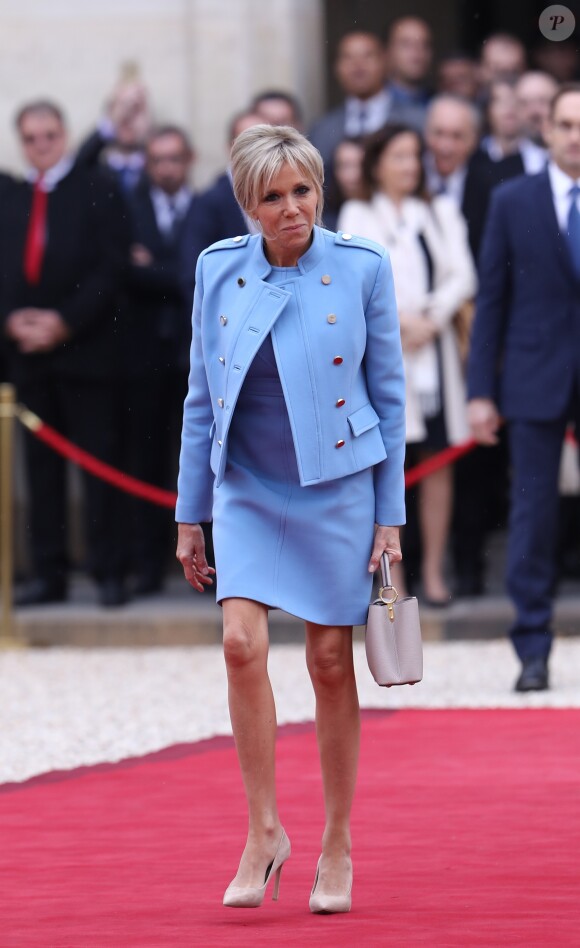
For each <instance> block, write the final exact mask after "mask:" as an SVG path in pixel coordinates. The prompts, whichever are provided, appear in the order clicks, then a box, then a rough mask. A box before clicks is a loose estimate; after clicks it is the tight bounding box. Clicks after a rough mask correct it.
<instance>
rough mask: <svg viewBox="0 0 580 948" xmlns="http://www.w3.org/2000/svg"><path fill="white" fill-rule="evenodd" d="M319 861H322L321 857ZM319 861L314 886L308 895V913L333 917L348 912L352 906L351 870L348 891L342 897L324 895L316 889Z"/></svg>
mask: <svg viewBox="0 0 580 948" xmlns="http://www.w3.org/2000/svg"><path fill="white" fill-rule="evenodd" d="M320 859H322V856H321V857H320ZM320 859H319V860H318V865H317V867H316V875H315V877H314V885H313V886H312V892H311V894H310V902H309V906H310V911H311V912H312V913H313V914H315V915H334V914H335V913H336V912H350V909H351V906H352V870H351V875H350V882H349V884H348V889H347V891H346V892H345V893H344V895H326V894H325V893H324V892H321V891H320V890H319V889H318V876H319V874H320Z"/></svg>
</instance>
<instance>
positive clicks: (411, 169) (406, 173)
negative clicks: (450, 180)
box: [375, 132, 421, 198]
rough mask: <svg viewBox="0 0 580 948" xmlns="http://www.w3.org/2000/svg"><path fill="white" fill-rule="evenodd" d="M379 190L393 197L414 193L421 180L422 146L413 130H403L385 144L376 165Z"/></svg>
mask: <svg viewBox="0 0 580 948" xmlns="http://www.w3.org/2000/svg"><path fill="white" fill-rule="evenodd" d="M375 180H376V183H377V187H378V190H379V191H382V192H383V193H384V194H387V195H389V196H393V197H397V198H400V197H408V196H409V195H410V194H414V193H415V192H416V190H417V188H418V187H419V181H420V180H421V147H420V144H419V139H418V138H417V136H416V135H414V134H413V132H402V133H401V134H400V135H397V136H396V137H395V138H393V139H392V140H391V141H390V142H389V143H388V145H386V146H385V148H384V149H383V152H382V154H381V156H380V158H379V160H378V161H377V164H376V167H375Z"/></svg>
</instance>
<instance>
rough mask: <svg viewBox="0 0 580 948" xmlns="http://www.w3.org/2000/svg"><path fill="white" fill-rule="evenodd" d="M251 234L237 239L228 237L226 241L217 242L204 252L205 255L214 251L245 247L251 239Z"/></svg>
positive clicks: (241, 235) (242, 235)
mask: <svg viewBox="0 0 580 948" xmlns="http://www.w3.org/2000/svg"><path fill="white" fill-rule="evenodd" d="M250 236H251V235H250V234H239V235H238V236H237V237H227V238H226V239H225V240H217V241H216V242H215V244H210V246H209V247H206V249H205V250H204V251H203V252H204V254H208V253H211V252H212V251H213V250H235V249H236V248H237V247H245V246H246V244H247V243H248V241H249V239H250Z"/></svg>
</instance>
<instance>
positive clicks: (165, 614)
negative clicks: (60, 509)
mask: <svg viewBox="0 0 580 948" xmlns="http://www.w3.org/2000/svg"><path fill="white" fill-rule="evenodd" d="M83 598H86V597H83V596H82V595H81V596H78V595H77V597H76V598H73V601H71V602H68V603H65V604H55V605H49V606H44V607H42V608H40V607H35V608H26V609H18V610H16V611H15V614H14V632H15V636H16V638H17V640H18V641H19V642H20V643H21V644H23V645H26V646H36V647H43V646H44V647H49V646H70V647H94V646H104V647H122V648H126V647H130V646H154V645H163V646H169V645H208V644H216V643H219V642H220V641H221V636H222V628H221V621H222V612H221V609H220V607H219V606H217V605H216V603H215V601H214V600H213V598H210V596H209V595H207V594H204V598H203V599H202V597H201V596H199V597H194V596H193V595H191V596H189V595H186V596H183V594H181V595H178V596H171V594H168V593H166V594H163V595H160V596H155V597H151V598H150V599H146V600H143V599H141V600H137V601H134V602H131V603H129V604H128V605H127V606H124V607H123V608H120V609H103V608H100V607H99V606H98V605H96V604H95V603H94V602H91V601H90V600H89V601H83ZM512 617H513V612H512V608H511V605H510V603H509V601H508V600H507V598H505V597H504V596H485V597H481V598H477V599H464V600H459V601H457V602H454V603H453V604H452V605H450V606H449V607H448V608H445V609H432V608H431V609H430V608H422V609H421V626H422V631H423V637H424V639H425V641H445V640H448V641H452V640H477V639H493V638H500V637H502V636H504V635H505V634H506V630H507V629H508V628H509V626H510V624H511V622H512ZM555 627H556V630H557V632H558V633H559V634H561V635H577V634H580V597H579V596H565V597H564V596H563V597H562V598H561V599H560V600H559V601H558V602H557V604H556V613H555ZM303 636H304V631H303V623H302V622H301V621H300V620H299V619H296V618H294V617H293V616H289V615H287V614H286V613H283V612H280V611H278V610H273V611H272V612H271V619H270V638H271V641H272V643H288V642H295V641H300V640H301V639H302V638H303ZM355 636H356V638H358V639H361V638H362V637H363V629H362V628H358V629H357V630H356V632H355Z"/></svg>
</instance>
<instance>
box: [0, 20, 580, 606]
mask: <svg viewBox="0 0 580 948" xmlns="http://www.w3.org/2000/svg"><path fill="white" fill-rule="evenodd" d="M547 45H548V47H550V46H562V50H565V52H562V51H561V52H562V55H561V57H560V59H557V60H554V57H553V51H552V50H551V49H546V50H545V54H544V55H543V58H539V59H538V60H537V61H536V62H533V63H530V62H529V60H528V54H527V51H526V49H525V48H524V46H523V44H522V43H521V42H520V40H519V39H517V38H516V37H514V36H511V35H507V34H495V35H493V36H490V37H488V38H487V39H486V41H485V42H484V43H483V45H482V48H481V53H480V55H479V56H473V55H471V54H466V53H463V52H454V53H453V54H451V55H449V56H446V57H444V58H443V59H441V60H439V61H438V62H435V61H434V57H433V42H432V32H431V28H430V26H429V24H428V23H427V22H425V21H424V20H422V19H420V18H417V17H414V16H409V17H403V18H400V19H398V20H396V21H395V22H394V23H393V24H392V25H391V27H390V29H389V31H388V34H387V36H386V38H385V37H381V36H379V35H375V34H373V33H371V32H366V31H359V30H355V31H352V32H349V33H347V34H346V35H344V36H343V37H342V38H341V40H340V42H339V43H338V47H337V50H336V57H335V77H336V82H337V84H338V87H339V88H340V91H341V95H342V101H341V103H340V105H338V106H337V107H336V108H334V109H332V110H331V111H329V112H328V113H327V114H325V115H323V116H322V117H320V118H319V119H318V120H317V121H316V122H315V123H314V124H313V126H312V127H311V128H309V129H306V132H307V134H308V137H309V139H310V141H311V142H312V143H313V144H314V145H315V146H316V148H317V149H318V150H319V151H320V153H321V155H322V158H323V161H324V165H325V172H326V185H325V208H324V213H323V221H324V225H325V226H326V227H328V228H329V229H332V230H334V229H336V228H339V229H340V230H342V231H346V232H351V233H353V234H357V235H359V236H362V237H367V238H371V239H373V240H375V241H376V242H378V243H380V244H381V245H383V246H384V247H386V248H387V249H388V251H389V255H390V259H391V262H392V267H393V273H394V280H395V288H396V294H397V300H398V306H399V310H400V325H401V335H402V341H403V350H404V358H405V369H406V378H407V442H408V462H407V463H408V464H409V465H410V464H413V463H414V462H415V461H417V460H422V459H425V458H428V457H429V456H431V455H433V454H434V453H436V452H438V451H439V450H441V449H442V448H444V447H445V446H447V445H450V444H455V443H459V442H461V441H463V440H464V439H465V438H467V437H468V435H469V424H468V410H467V394H466V362H467V358H468V353H467V347H466V341H467V336H468V334H469V326H470V321H471V317H472V312H473V301H474V299H475V296H476V292H477V283H478V279H477V270H476V265H477V262H478V258H479V256H480V249H481V245H482V239H483V237H484V233H485V227H486V220H487V216H488V206H489V204H490V199H491V195H492V191H494V189H495V188H496V187H497V186H498V185H499V184H501V183H502V182H504V181H507V180H508V179H511V178H515V177H517V176H522V175H529V176H532V175H536V174H537V173H538V172H541V171H542V170H543V169H545V167H546V164H547V161H548V158H549V153H548V147H547V142H546V141H545V139H544V134H545V128H546V122H547V121H548V118H549V114H550V108H551V102H552V100H553V98H554V96H555V95H556V93H557V92H558V89H559V88H560V86H561V83H562V82H565V81H569V80H573V79H575V78H576V75H577V72H578V68H579V64H578V62H577V61H576V59H575V58H574V56H573V55H569V47H568V46H566V45H565V44H547ZM257 124H270V125H290V126H293V127H294V128H296V129H298V130H301V131H305V128H304V119H303V113H302V108H301V104H300V103H299V102H298V101H297V99H296V97H295V96H294V95H293V94H292V93H291V92H286V91H282V90H280V89H277V88H272V89H267V90H264V91H263V92H261V93H260V94H258V95H256V96H255V97H254V98H253V99H252V101H251V102H249V103H248V106H247V108H246V109H245V110H244V111H243V112H240V113H239V114H237V115H235V116H233V117H232V119H231V122H230V125H229V129H228V135H227V138H228V141H229V143H232V142H233V141H234V140H235V139H236V137H237V136H238V135H239V134H240V133H241V132H242V131H243V130H245V129H247V128H249V127H251V126H253V125H257ZM16 132H17V134H18V137H19V140H20V144H21V147H22V154H23V158H24V162H25V165H26V171H25V174H24V175H23V177H22V178H19V179H15V178H13V177H12V176H9V175H2V176H1V177H0V207H1V208H2V213H1V214H0V319H1V320H2V325H3V332H2V339H1V342H0V378H1V379H9V380H11V381H13V382H14V383H15V384H16V386H17V390H18V397H19V399H20V401H21V402H23V403H25V404H26V405H27V407H29V408H30V409H32V410H33V411H35V412H36V413H37V414H38V415H39V416H40V417H41V418H42V419H43V420H45V421H46V422H48V423H49V424H51V425H53V426H54V427H55V428H57V429H58V430H59V431H60V432H62V433H63V434H65V435H66V436H67V437H69V438H70V439H71V440H72V441H74V442H75V443H77V444H79V445H80V446H81V447H83V448H85V449H87V450H88V451H90V452H91V453H93V454H95V455H96V456H98V457H99V458H101V459H102V460H105V461H108V462H109V463H112V464H114V465H115V466H116V467H118V468H121V469H122V470H124V471H126V472H127V473H129V474H132V475H134V476H137V477H139V478H141V479H142V480H144V481H147V482H149V483H151V484H156V485H159V486H162V487H167V488H170V489H173V488H174V485H175V479H176V471H177V458H178V452H179V438H180V427H181V417H182V406H183V399H184V396H185V393H186V391H187V376H188V366H189V339H190V335H191V327H190V322H191V306H192V296H193V290H194V286H195V270H196V262H197V259H198V257H199V254H200V253H201V251H202V250H203V249H204V248H205V247H207V246H208V245H209V244H211V243H213V242H214V241H217V240H220V239H223V238H228V237H232V236H235V235H243V234H247V233H250V234H252V233H256V232H257V225H256V222H255V221H254V220H252V219H251V218H250V217H249V216H248V215H247V214H246V213H245V212H244V211H243V210H242V209H241V208H240V206H239V204H238V203H237V201H236V199H235V197H234V193H233V188H232V178H231V171H230V168H229V167H226V168H225V169H224V171H223V173H222V174H221V175H220V176H219V177H218V178H217V179H216V180H215V182H214V183H213V184H212V186H211V187H210V188H209V189H207V190H205V191H203V192H198V191H195V190H194V189H193V187H192V182H194V181H195V150H194V146H193V143H192V142H191V140H190V137H189V134H188V132H187V131H186V130H185V129H183V128H181V127H178V126H175V125H169V124H167V125H157V124H156V123H155V122H154V118H153V115H152V110H151V105H150V101H149V97H148V93H147V90H146V89H145V87H144V86H143V84H142V83H141V81H139V80H138V79H137V78H131V79H126V80H124V81H123V82H121V83H119V85H118V86H117V87H116V88H115V89H114V90H113V92H112V93H111V95H110V97H109V99H108V101H107V103H106V108H105V111H104V115H103V117H102V119H101V120H100V121H99V122H98V124H97V127H96V129H95V131H94V133H93V134H92V135H91V136H90V137H89V138H88V139H87V140H86V141H85V142H84V143H83V144H82V145H81V147H80V148H79V149H77V150H76V152H73V151H72V150H71V148H70V145H69V141H68V137H67V128H66V121H65V116H64V113H63V111H62V110H61V108H60V106H59V105H58V104H55V103H53V102H49V101H44V100H38V101H33V102H29V103H27V104H25V105H24V106H23V107H22V108H21V109H20V111H19V112H18V114H17V117H16ZM426 315H427V316H428V317H429V318H428V319H425V318H424V317H425V316H426ZM26 462H27V476H28V487H29V510H28V517H27V535H28V539H29V548H30V562H31V576H30V579H29V581H27V582H26V583H24V584H23V586H22V588H20V589H19V590H18V591H17V599H16V601H17V602H18V603H20V604H40V603H45V602H51V601H59V600H63V599H64V598H66V596H67V585H68V583H67V580H68V575H69V556H68V552H67V516H66V514H67V502H66V463H65V462H64V461H63V460H62V459H61V458H59V457H58V455H56V454H54V453H53V452H52V451H51V450H50V449H49V448H47V447H46V446H45V445H43V444H41V443H40V442H39V441H35V439H34V438H33V437H30V436H27V438H26ZM507 471H508V462H507V450H506V446H505V443H504V438H503V436H501V435H500V436H499V439H498V444H497V445H495V446H493V447H490V448H485V449H484V448H478V449H477V450H476V451H474V452H473V453H472V454H471V455H469V456H468V457H466V458H464V459H463V460H462V461H461V462H460V463H459V464H458V465H456V467H455V468H450V467H448V468H444V469H442V470H439V471H437V472H436V473H434V474H432V475H431V476H430V477H429V478H427V479H426V480H425V481H424V482H423V483H422V484H421V485H420V487H419V489H418V491H417V496H414V495H413V494H411V495H410V496H409V498H408V499H409V514H408V526H407V528H406V531H405V535H404V539H403V550H404V561H405V567H404V572H403V568H402V567H399V569H400V574H399V575H398V577H397V580H396V585H397V586H398V587H400V589H401V590H404V589H405V588H407V589H409V590H410V591H415V590H420V592H421V594H422V596H423V597H424V599H425V601H427V602H429V603H430V604H431V605H433V606H445V605H447V604H448V603H449V601H450V598H451V596H452V595H478V594H481V593H482V592H483V590H484V588H485V568H484V567H485V539H486V533H487V531H488V530H489V529H490V527H492V526H494V525H496V524H499V523H502V522H503V521H504V518H505V514H506V509H507V499H506V498H507V482H508V474H507ZM84 486H85V497H84V509H85V512H86V530H85V538H86V549H87V563H86V568H87V570H88V571H89V572H90V573H91V575H92V576H93V577H94V579H95V580H96V582H97V584H98V589H99V596H100V601H101V603H102V604H103V605H109V606H112V605H120V604H122V603H123V602H125V601H126V600H127V598H128V596H130V595H135V596H138V595H147V594H151V593H153V592H155V591H158V590H159V589H160V588H161V587H162V585H163V582H164V578H165V575H166V572H167V569H168V564H169V562H170V553H171V548H172V538H173V535H174V525H173V522H172V520H173V518H172V515H171V512H169V511H166V510H162V509H160V508H156V507H155V506H153V505H150V504H148V503H147V502H145V501H140V500H135V499H133V498H129V497H127V496H125V495H123V494H121V493H119V492H117V491H115V490H114V489H113V488H110V487H108V486H106V485H104V484H103V483H101V482H100V481H98V480H97V479H95V478H94V477H92V476H90V475H87V476H86V478H85V481H84ZM207 539H208V540H209V539H210V536H209V528H208V534H207ZM449 553H450V554H451V556H450V557H449V556H448V554H449ZM449 559H450V560H451V565H452V569H449V565H448V561H449Z"/></svg>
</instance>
